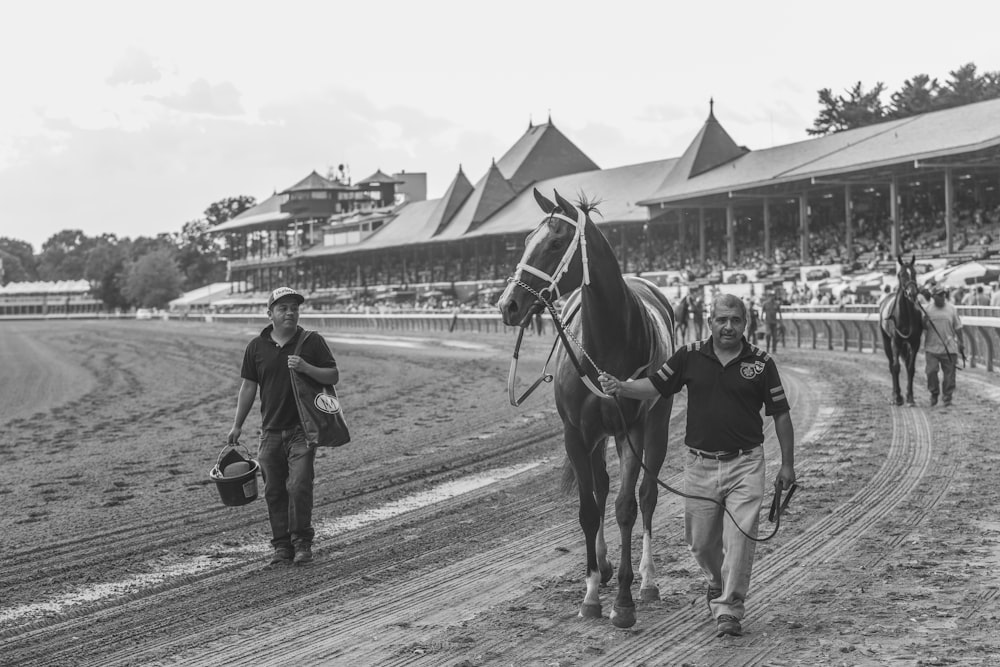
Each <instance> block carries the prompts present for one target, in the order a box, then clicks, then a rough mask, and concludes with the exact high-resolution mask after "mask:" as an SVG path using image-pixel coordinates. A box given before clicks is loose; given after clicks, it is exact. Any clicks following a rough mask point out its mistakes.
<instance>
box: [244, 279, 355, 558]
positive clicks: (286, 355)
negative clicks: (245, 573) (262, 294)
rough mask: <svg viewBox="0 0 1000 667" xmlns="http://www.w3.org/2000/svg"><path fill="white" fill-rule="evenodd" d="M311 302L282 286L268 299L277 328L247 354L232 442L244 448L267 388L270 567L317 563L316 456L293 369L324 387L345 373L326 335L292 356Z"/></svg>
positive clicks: (263, 455) (262, 460)
mask: <svg viewBox="0 0 1000 667" xmlns="http://www.w3.org/2000/svg"><path fill="white" fill-rule="evenodd" d="M303 301H305V298H304V297H303V296H302V295H301V294H299V293H298V292H296V291H295V290H293V289H291V288H290V287H279V288H278V289H276V290H274V291H273V292H271V296H270V297H269V298H268V300H267V317H268V319H269V320H271V324H269V325H268V326H266V327H265V328H264V330H263V331H261V332H260V335H259V336H257V337H256V338H254V339H253V340H251V341H250V343H249V344H248V345H247V347H246V351H245V352H244V354H243V367H242V369H241V371H240V376H241V377H242V378H243V382H242V384H241V385H240V391H239V394H238V396H237V401H236V418H235V420H234V421H233V427H232V429H231V430H230V431H229V438H228V440H229V442H230V443H231V444H236V443H238V442H239V439H240V434H241V433H242V431H243V422H244V421H246V418H247V415H249V414H250V408H251V407H253V402H254V399H255V398H256V396H257V392H258V387H259V389H260V415H261V434H260V447H259V449H258V452H257V458H258V463H259V464H260V469H261V472H262V474H263V476H264V498H265V500H266V501H267V515H268V519H269V520H270V523H271V536H272V539H271V545H272V546H273V547H274V554H273V556H272V558H271V562H270V566H277V565H286V564H289V563H293V562H294V563H295V564H296V565H301V564H304V563H308V562H310V561H311V560H312V542H313V537H314V535H315V531H314V530H313V526H312V509H313V477H314V472H313V462H314V460H315V458H316V450H315V448H313V447H310V446H309V444H308V443H307V442H306V436H305V432H304V431H303V430H302V423H301V421H300V419H299V411H298V407H297V406H296V403H295V394H294V392H293V390H292V380H291V374H290V370H289V369H291V370H295V371H297V372H299V373H305V374H306V375H309V376H311V377H312V378H313V379H314V380H316V381H318V382H321V383H323V384H333V385H335V384H337V382H339V381H340V371H339V370H338V369H337V362H336V360H335V359H334V358H333V355H332V354H331V353H330V348H329V347H328V346H327V344H326V341H325V340H324V339H323V337H322V336H309V337H308V338H307V339H306V341H305V344H304V345H303V346H302V350H301V355H300V356H299V355H295V354H293V353H294V351H295V347H296V344H297V343H298V342H299V337H300V336H301V335H302V331H303V330H302V327H300V326H299V306H300V305H302V302H303Z"/></svg>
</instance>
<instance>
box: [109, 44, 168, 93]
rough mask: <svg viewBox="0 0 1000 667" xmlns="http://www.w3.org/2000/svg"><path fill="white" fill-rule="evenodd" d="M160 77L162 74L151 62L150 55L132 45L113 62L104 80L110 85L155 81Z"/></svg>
mask: <svg viewBox="0 0 1000 667" xmlns="http://www.w3.org/2000/svg"><path fill="white" fill-rule="evenodd" d="M161 78H162V74H161V72H160V70H159V68H157V67H156V65H155V63H154V62H153V58H152V56H150V55H149V54H148V53H146V52H145V51H142V50H140V49H137V48H135V47H134V46H132V47H129V48H128V49H127V50H126V51H125V53H124V54H122V56H121V58H119V59H118V62H116V63H115V66H114V69H113V70H112V71H111V75H110V76H108V78H107V79H106V82H107V83H108V84H109V85H112V86H119V85H126V84H146V83H156V82H157V81H159V80H160V79H161Z"/></svg>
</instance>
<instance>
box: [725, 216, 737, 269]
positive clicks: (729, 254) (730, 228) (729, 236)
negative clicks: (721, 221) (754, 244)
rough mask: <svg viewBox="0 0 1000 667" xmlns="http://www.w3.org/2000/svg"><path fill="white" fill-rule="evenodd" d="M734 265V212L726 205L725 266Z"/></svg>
mask: <svg viewBox="0 0 1000 667" xmlns="http://www.w3.org/2000/svg"><path fill="white" fill-rule="evenodd" d="M735 263H736V211H735V210H734V209H733V205H732V204H727V205H726V266H728V267H730V268H731V267H732V266H733V264H735Z"/></svg>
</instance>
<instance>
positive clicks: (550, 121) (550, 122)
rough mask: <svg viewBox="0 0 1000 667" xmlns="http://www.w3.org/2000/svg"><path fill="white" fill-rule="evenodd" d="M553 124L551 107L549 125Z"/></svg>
mask: <svg viewBox="0 0 1000 667" xmlns="http://www.w3.org/2000/svg"><path fill="white" fill-rule="evenodd" d="M551 124H552V108H551V107H549V125H551Z"/></svg>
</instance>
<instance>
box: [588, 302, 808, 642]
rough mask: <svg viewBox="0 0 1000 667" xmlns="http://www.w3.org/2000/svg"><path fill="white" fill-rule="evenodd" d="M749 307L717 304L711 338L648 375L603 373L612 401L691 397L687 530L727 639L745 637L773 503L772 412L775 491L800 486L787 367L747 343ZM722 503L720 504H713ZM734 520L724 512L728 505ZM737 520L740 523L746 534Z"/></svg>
mask: <svg viewBox="0 0 1000 667" xmlns="http://www.w3.org/2000/svg"><path fill="white" fill-rule="evenodd" d="M746 319H747V314H746V305H745V304H744V303H743V301H741V300H740V298H739V297H737V296H734V295H732V294H719V295H718V296H716V297H715V299H714V300H713V301H712V311H711V314H710V317H709V321H708V323H709V327H710V328H711V330H712V335H711V337H710V338H709V339H708V340H705V341H695V342H694V343H691V344H689V345H687V346H685V347H682V348H680V349H679V350H677V352H675V353H674V355H673V356H672V357H670V359H668V360H667V361H666V363H665V364H663V365H662V366H661V367H660V368H658V369H655V370H654V371H652V372H651V374H650V375H649V376H648V377H645V378H641V379H637V380H634V381H628V382H622V381H621V380H619V379H618V378H615V377H613V376H611V375H608V374H607V373H601V375H600V377H599V379H600V381H601V389H603V390H604V392H605V393H606V394H609V395H611V396H619V397H621V398H634V399H640V400H642V399H648V398H655V397H656V396H658V395H662V396H672V395H673V394H675V393H677V392H679V391H680V390H681V389H683V388H684V387H687V390H688V410H687V433H686V435H685V438H684V442H685V444H686V445H687V446H688V452H689V453H688V455H687V463H686V465H685V467H684V490H685V491H686V492H687V493H688V494H689V495H690V496H693V497H688V498H687V499H686V500H685V501H684V532H685V539H686V540H687V543H688V546H689V547H690V549H691V554H692V555H693V556H694V559H695V561H696V562H697V563H698V565H699V566H700V567H701V569H702V572H703V573H704V575H705V578H706V580H707V584H708V586H707V598H708V608H709V610H710V611H711V613H712V615H713V617H714V618H715V621H716V624H717V631H718V635H719V636H720V637H721V636H724V635H736V636H739V635H742V634H743V627H742V624H741V621H742V619H743V615H744V610H745V605H744V603H745V600H746V598H747V594H748V591H749V588H750V571H751V568H752V565H753V557H754V550H755V544H756V543H755V542H753V541H752V540H750V539H748V538H747V537H746V536H745V535H744V534H743V532H741V530H742V531H745V532H746V533H747V534H748V535H753V536H756V533H757V526H758V521H759V514H760V508H761V503H762V501H763V499H764V483H765V480H764V448H763V447H762V446H761V445H762V444H763V442H764V421H763V419H762V418H761V414H760V413H761V408H764V413H765V414H767V415H771V416H772V417H773V418H774V432H775V435H776V436H777V438H778V445H779V447H780V449H781V468H780V469H779V470H778V474H777V478H776V479H775V482H774V484H775V486H780V487H781V488H783V489H789V488H791V486H792V484H794V483H795V452H794V449H795V433H794V429H793V427H792V418H791V413H790V406H789V403H788V399H787V397H786V396H785V390H784V387H783V386H782V384H781V378H780V376H779V375H778V368H777V365H776V364H775V362H774V358H773V357H771V355H770V354H768V353H767V352H766V351H764V350H762V349H760V348H759V347H757V346H756V345H751V344H750V343H748V342H747V340H746V339H745V338H744V337H743V329H744V327H745V326H746ZM713 501H715V502H713ZM717 503H719V504H722V505H725V507H726V509H727V510H728V511H729V512H730V513H731V515H732V518H730V516H729V515H727V514H724V513H723V510H722V508H721V507H720V506H719V504H717ZM734 522H738V524H739V528H737V526H736V524H735V523H734Z"/></svg>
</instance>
